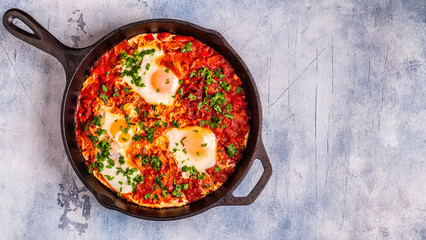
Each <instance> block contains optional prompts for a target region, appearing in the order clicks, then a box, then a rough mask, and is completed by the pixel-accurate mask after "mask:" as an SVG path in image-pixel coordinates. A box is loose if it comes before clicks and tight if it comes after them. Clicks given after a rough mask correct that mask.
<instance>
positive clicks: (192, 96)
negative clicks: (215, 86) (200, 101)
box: [188, 93, 197, 101]
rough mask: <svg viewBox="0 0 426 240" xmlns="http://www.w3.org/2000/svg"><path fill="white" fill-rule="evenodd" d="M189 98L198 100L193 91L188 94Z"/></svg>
mask: <svg viewBox="0 0 426 240" xmlns="http://www.w3.org/2000/svg"><path fill="white" fill-rule="evenodd" d="M188 98H189V100H192V101H194V100H197V96H195V95H193V94H192V93H190V94H189V95H188Z"/></svg>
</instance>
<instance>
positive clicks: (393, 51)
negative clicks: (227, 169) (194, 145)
mask: <svg viewBox="0 0 426 240" xmlns="http://www.w3.org/2000/svg"><path fill="white" fill-rule="evenodd" d="M13 7H18V8H21V9H23V10H25V11H27V12H29V13H30V14H31V15H33V16H34V18H35V19H37V20H38V21H39V22H40V23H41V24H42V25H43V26H45V27H46V28H47V29H48V30H49V31H51V32H52V33H53V34H54V35H55V36H56V37H57V38H58V39H60V40H61V41H63V42H64V43H65V44H68V45H70V46H74V47H83V46H88V45H89V44H91V43H94V42H95V41H96V40H98V39H99V38H100V37H102V36H103V35H105V34H106V33H108V32H110V31H112V30H114V29H115V28H117V27H120V26H122V25H124V24H128V23H131V22H135V21H139V20H143V19H149V18H177V19H182V20H186V21H190V22H193V23H195V24H198V25H201V26H203V27H206V28H210V29H214V30H217V31H219V32H220V33H222V34H223V35H224V36H225V38H226V39H227V40H228V41H229V42H230V43H231V45H232V46H233V47H234V48H235V50H236V51H237V52H238V53H239V54H240V55H241V57H242V58H243V59H244V61H245V62H246V63H247V65H248V66H249V68H250V70H251V72H252V74H253V76H254V79H255V80H256V82H257V86H258V88H259V91H260V95H261V98H262V106H263V115H264V125H263V139H264V142H265V145H266V148H267V151H268V153H269V156H270V159H271V161H272V164H273V167H274V174H273V176H272V178H271V180H270V182H269V184H268V185H267V187H266V188H265V190H264V192H263V193H262V194H261V195H260V197H259V198H258V199H257V201H256V202H254V203H253V204H251V205H249V206H241V207H217V208H214V209H211V210H209V211H207V212H205V213H203V214H201V215H198V216H195V217H192V218H189V219H184V220H179V221H173V222H151V221H144V220H139V219H135V218H132V217H128V216H126V215H123V214H121V213H118V212H115V211H110V210H108V209H105V208H103V207H102V206H101V205H100V204H99V203H98V202H97V201H96V200H95V199H94V197H93V196H92V195H91V194H90V193H89V192H88V191H87V189H85V188H84V187H83V185H82V183H81V182H80V180H79V179H78V178H77V176H76V175H75V173H74V172H73V170H72V168H71V166H70V164H69V163H68V160H67V159H66V156H65V152H64V149H63V145H62V142H61V136H60V126H59V111H60V101H61V97H62V94H63V89H64V86H65V74H64V71H63V70H62V67H61V65H60V64H59V62H57V60H55V59H54V58H53V57H51V56H49V55H47V54H46V53H44V52H42V51H40V50H38V49H36V48H34V47H31V46H30V45H28V44H26V43H24V42H22V41H20V40H18V39H16V38H14V37H13V36H11V35H10V34H9V33H8V32H7V31H6V30H5V29H4V28H3V27H1V28H0V46H1V49H0V69H1V71H0V153H1V155H0V156H1V157H0V159H1V161H0V198H1V203H0V239H75V238H77V239H94V238H100V239H118V238H119V237H120V236H124V237H125V238H136V237H137V238H144V239H145V238H147V239H172V238H173V239H207V238H216V239H238V238H240V239H426V163H425V156H426V147H425V146H426V124H425V121H426V98H425V90H426V89H425V86H426V84H425V79H426V67H425V66H426V65H425V64H426V62H425V60H426V51H425V47H426V43H425V41H426V1H424V0H417V1H404V2H402V1H399V0H395V1H361V0H360V1H357V0H344V1H337V0H331V1H271V2H267V1H235V2H233V1H223V2H216V1H137V0H123V1H84V0H77V1H54V0H41V1H29V0H28V1H25V0H22V1H10V0H6V1H2V2H1V3H0V12H1V13H4V12H5V11H6V10H7V9H9V8H13ZM261 172H262V168H261V167H260V164H259V163H258V162H257V163H255V165H254V168H253V170H252V171H251V172H250V174H249V176H248V177H247V178H246V179H245V181H244V182H243V183H242V186H241V187H240V188H239V189H238V191H237V193H238V194H239V195H244V194H247V193H248V192H249V191H250V189H251V188H252V186H253V185H254V184H255V182H256V181H257V179H258V178H259V176H260V174H261Z"/></svg>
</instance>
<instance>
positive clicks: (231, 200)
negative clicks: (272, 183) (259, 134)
mask: <svg viewBox="0 0 426 240" xmlns="http://www.w3.org/2000/svg"><path fill="white" fill-rule="evenodd" d="M256 146H258V147H256V149H255V151H254V154H253V158H252V160H251V162H250V165H249V166H248V168H249V169H250V168H251V166H252V165H253V162H254V160H255V159H259V160H260V162H261V163H262V166H263V173H262V176H261V177H260V179H259V181H258V182H257V183H256V185H255V186H254V188H253V189H252V190H251V192H250V193H249V194H248V195H247V196H245V197H235V196H234V191H235V189H236V188H237V187H238V184H237V185H236V186H235V188H234V189H232V190H231V191H229V192H228V193H227V194H226V195H225V196H224V197H223V198H222V199H221V200H219V201H218V204H217V205H216V206H231V205H249V204H251V203H253V202H254V201H255V200H256V199H257V197H259V195H260V193H261V192H262V190H263V188H265V186H266V184H267V183H268V181H269V179H270V178H271V176H272V165H271V162H270V161H269V157H268V154H267V153H266V149H265V146H264V145H263V142H262V140H261V139H260V140H259V142H258V144H257V145H256Z"/></svg>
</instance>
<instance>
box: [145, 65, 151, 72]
mask: <svg viewBox="0 0 426 240" xmlns="http://www.w3.org/2000/svg"><path fill="white" fill-rule="evenodd" d="M150 67H151V64H150V63H147V64H146V65H145V69H146V70H147V71H148V70H149V68H150Z"/></svg>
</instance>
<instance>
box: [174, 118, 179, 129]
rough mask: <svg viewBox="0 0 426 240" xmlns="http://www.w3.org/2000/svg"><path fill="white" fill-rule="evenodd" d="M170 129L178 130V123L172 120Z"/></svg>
mask: <svg viewBox="0 0 426 240" xmlns="http://www.w3.org/2000/svg"><path fill="white" fill-rule="evenodd" d="M172 127H174V128H179V123H178V122H177V121H176V120H174V119H173V120H172Z"/></svg>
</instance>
